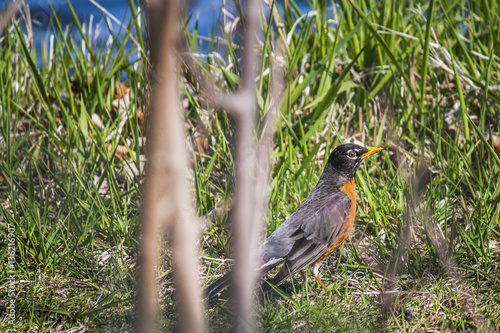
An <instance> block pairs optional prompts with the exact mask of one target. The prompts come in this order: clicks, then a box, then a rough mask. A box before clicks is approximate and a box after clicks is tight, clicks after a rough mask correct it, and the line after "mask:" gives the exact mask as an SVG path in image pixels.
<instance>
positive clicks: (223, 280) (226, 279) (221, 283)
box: [205, 271, 233, 299]
mask: <svg viewBox="0 0 500 333" xmlns="http://www.w3.org/2000/svg"><path fill="white" fill-rule="evenodd" d="M232 279H233V272H232V271H230V272H229V273H227V274H226V275H224V276H222V277H220V278H218V279H217V280H215V281H214V282H213V283H212V284H210V285H209V286H208V287H207V288H206V289H205V295H206V296H207V298H209V299H210V298H212V297H214V296H215V295H217V294H218V293H220V292H221V291H223V290H224V289H226V288H227V287H229V285H230V284H231V280H232Z"/></svg>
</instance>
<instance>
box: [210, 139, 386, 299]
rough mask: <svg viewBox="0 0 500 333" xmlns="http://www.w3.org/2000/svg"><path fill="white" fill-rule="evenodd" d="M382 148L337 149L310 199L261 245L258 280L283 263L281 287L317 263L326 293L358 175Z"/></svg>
mask: <svg viewBox="0 0 500 333" xmlns="http://www.w3.org/2000/svg"><path fill="white" fill-rule="evenodd" d="M381 150H382V148H364V147H362V146H359V145H356V144H351V143H348V144H343V145H340V146H338V147H337V148H335V150H334V151H333V152H332V153H331V155H330V157H329V158H328V162H327V163H326V165H325V169H324V170H323V174H322V175H321V177H320V178H319V181H318V184H317V185H316V187H315V188H314V189H313V190H312V191H311V193H310V194H309V196H308V197H307V199H306V200H305V201H304V202H303V203H302V204H301V205H300V206H299V208H297V210H296V211H295V212H294V213H293V214H292V215H291V216H290V217H289V218H288V219H287V220H286V221H285V222H283V223H282V224H281V225H280V226H279V227H278V228H277V229H276V230H275V231H274V232H273V233H272V234H271V235H270V236H269V237H268V238H267V239H266V240H265V241H264V243H262V245H261V246H260V247H259V249H258V251H257V258H258V260H259V262H260V266H259V269H258V272H259V274H260V275H259V276H263V275H264V274H265V273H267V272H268V271H269V270H271V269H272V268H274V267H276V266H278V265H280V264H283V265H282V266H281V269H280V271H279V272H278V274H276V275H275V276H274V277H273V278H272V279H270V280H269V282H270V283H271V284H273V285H279V284H281V283H282V282H283V281H284V280H285V279H286V278H287V277H289V276H290V275H293V274H295V273H297V272H298V271H300V270H302V269H303V268H304V267H306V266H308V265H311V264H312V267H311V271H312V273H313V275H314V277H315V278H316V280H317V281H318V283H319V284H320V285H321V286H322V287H323V289H325V290H327V289H326V287H325V285H324V283H323V281H321V279H320V278H319V276H318V270H319V267H320V265H321V262H322V261H323V259H324V258H325V257H326V256H328V255H329V254H330V253H332V252H333V251H335V250H336V249H338V248H339V246H340V245H341V244H342V242H343V241H344V240H345V239H346V238H347V236H348V235H349V233H350V232H351V230H352V227H353V224H354V216H355V214H356V191H355V190H354V175H355V173H356V170H358V168H359V166H360V165H361V164H362V163H363V161H364V160H365V159H366V158H367V157H368V156H370V155H372V154H375V153H378V152H380V151H381ZM231 279H232V274H231V272H229V273H227V274H226V275H224V276H223V277H221V278H219V279H218V280H216V281H215V282H214V283H212V284H211V285H210V286H208V288H207V289H206V295H207V296H208V297H209V298H210V297H212V296H214V295H216V294H217V293H219V292H221V291H222V290H224V289H225V288H227V287H228V286H229V284H230V282H231Z"/></svg>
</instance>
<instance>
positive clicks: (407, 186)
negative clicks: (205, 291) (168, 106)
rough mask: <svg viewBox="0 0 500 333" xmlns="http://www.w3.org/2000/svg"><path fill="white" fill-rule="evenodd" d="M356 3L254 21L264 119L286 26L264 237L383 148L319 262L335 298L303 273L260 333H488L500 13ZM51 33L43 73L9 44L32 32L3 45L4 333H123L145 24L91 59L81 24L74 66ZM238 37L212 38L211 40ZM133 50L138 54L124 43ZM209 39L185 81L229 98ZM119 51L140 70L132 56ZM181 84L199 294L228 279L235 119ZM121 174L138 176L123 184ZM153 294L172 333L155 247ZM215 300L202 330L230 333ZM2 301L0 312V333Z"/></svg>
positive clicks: (71, 47) (131, 285)
mask: <svg viewBox="0 0 500 333" xmlns="http://www.w3.org/2000/svg"><path fill="white" fill-rule="evenodd" d="M353 3H354V4H352V3H351V2H350V1H347V0H341V1H339V2H338V5H336V7H335V11H333V8H332V3H330V2H317V1H314V2H313V4H312V6H313V9H315V10H317V14H316V15H310V16H308V17H304V18H302V19H301V20H300V21H299V22H298V23H297V24H296V25H295V27H294V24H295V23H296V21H297V20H298V18H299V17H300V16H301V15H302V13H299V12H298V9H297V8H296V6H295V5H294V3H293V2H289V6H287V7H286V8H285V10H284V11H283V12H282V13H281V14H279V20H280V22H276V21H275V20H276V19H277V17H274V18H273V19H271V20H264V19H262V26H263V34H262V37H261V41H262V43H261V44H259V50H260V52H261V54H262V58H261V63H260V64H259V79H258V80H256V90H257V95H258V106H259V114H260V119H262V118H263V116H264V114H265V112H266V110H267V106H268V105H269V103H270V100H269V99H270V96H269V90H270V89H269V88H270V77H269V74H266V73H267V71H266V70H267V69H269V68H270V66H271V64H272V56H271V55H272V54H273V53H274V52H276V44H275V43H274V42H273V41H274V40H276V39H278V38H281V37H280V35H279V30H280V29H282V34H281V36H284V37H285V38H286V37H287V34H289V33H290V32H291V34H290V36H289V40H290V42H289V43H288V45H287V48H288V49H287V50H286V51H285V52H284V54H283V57H284V60H285V78H286V83H287V87H286V91H285V93H284V97H283V101H282V104H281V113H280V116H279V117H278V121H277V127H276V135H275V140H274V153H273V171H272V180H271V191H270V202H269V203H270V204H269V207H270V211H269V219H268V228H267V234H269V233H271V232H272V231H273V230H274V229H275V228H276V227H277V226H278V225H279V224H280V223H281V222H282V221H284V220H285V219H286V217H287V216H289V215H290V214H291V213H292V212H293V211H294V210H295V209H296V208H297V207H298V206H299V205H300V203H301V202H302V201H303V200H304V199H305V198H306V197H307V195H308V193H309V192H310V191H311V189H312V188H313V187H314V185H315V183H316V181H317V180H318V178H319V175H320V173H321V170H322V167H323V165H324V163H325V161H326V159H327V158H328V156H329V153H330V152H331V151H332V150H333V149H334V148H335V146H337V145H338V144H340V143H343V142H348V141H355V142H358V141H359V142H362V143H363V144H366V145H369V146H378V145H384V146H385V147H386V148H387V149H386V150H385V151H384V152H383V153H381V154H379V156H378V157H377V158H372V159H370V160H368V161H367V162H366V163H365V165H364V166H363V167H362V168H361V169H360V171H359V172H358V175H357V177H356V183H357V190H358V214H357V217H356V224H355V230H354V232H353V233H352V236H351V238H350V240H349V241H348V242H346V243H345V244H344V246H343V248H342V251H341V252H337V253H334V254H333V255H332V256H330V258H329V259H328V260H327V262H326V263H325V265H324V267H323V268H322V277H323V280H324V281H325V283H326V285H327V287H328V288H329V290H330V291H331V293H330V295H327V294H326V293H324V292H323V291H322V289H321V288H320V287H319V286H318V285H317V284H316V282H315V281H314V279H312V278H311V277H310V276H308V277H307V284H306V283H304V281H303V280H302V278H301V277H300V276H296V277H295V279H294V280H293V281H291V282H288V283H286V284H285V285H284V286H283V287H281V288H279V290H278V291H277V292H273V293H270V294H267V295H264V297H263V299H262V300H261V301H260V303H259V306H258V317H259V319H260V328H261V329H262V331H269V332H276V331H291V330H294V331H299V332H301V331H338V332H342V331H360V332H364V331H376V330H387V331H394V332H399V331H432V330H434V331H465V330H471V329H473V330H485V331H488V330H490V331H496V330H500V298H499V296H498V295H500V266H499V264H498V263H499V261H500V225H499V215H500V157H499V156H500V143H499V142H498V135H499V134H498V133H499V132H500V107H499V104H498V103H499V101H500V92H499V90H498V85H499V84H500V82H499V81H500V61H499V59H500V58H499V57H500V34H499V32H498V29H497V27H498V26H499V23H500V22H499V21H500V17H499V16H498V14H497V12H498V4H497V3H496V2H488V1H483V2H472V1H471V2H467V1H451V2H444V1H440V0H437V1H436V0H435V1H431V2H424V1H410V2H400V1H377V2H375V3H374V2H370V1H353ZM131 8H136V6H132V7H131ZM429 11H430V12H432V15H430V12H429ZM221 15H222V14H221ZM221 17H222V16H221ZM426 18H427V20H429V21H430V22H427V21H426ZM191 19H192V20H195V17H192V18H191ZM221 20H222V19H221ZM269 23H270V24H269ZM53 25H54V27H55V31H56V33H55V36H54V50H53V52H52V53H51V52H49V50H48V49H47V46H46V45H45V46H42V48H41V50H42V59H44V60H43V64H42V66H41V67H40V68H38V67H37V66H36V59H37V56H38V55H37V54H36V48H35V45H33V40H32V39H30V38H31V37H30V36H29V35H27V34H26V33H23V32H22V31H25V30H24V28H25V27H26V26H28V28H29V23H27V21H26V20H25V16H24V15H23V16H21V17H20V18H19V19H17V20H15V21H14V23H13V24H12V25H11V26H10V27H9V28H7V29H5V30H4V33H3V36H1V41H0V59H1V60H0V94H1V95H0V106H1V117H2V118H1V123H0V131H1V132H0V134H1V137H2V139H1V140H0V145H1V149H0V176H1V177H2V178H1V180H0V201H1V202H2V205H1V206H0V207H1V208H0V210H1V211H0V213H1V216H3V220H2V221H0V228H1V229H2V230H4V231H5V232H2V233H0V242H1V243H2V244H6V245H7V231H8V227H9V225H10V226H15V228H16V231H15V239H16V246H17V250H16V257H15V258H16V270H17V274H18V275H17V277H16V279H17V281H18V283H17V284H16V285H15V290H16V301H17V303H16V304H17V305H16V306H17V320H16V324H15V325H16V327H17V328H18V330H19V331H39V332H49V331H51V330H52V331H53V330H55V329H76V328H81V329H83V330H87V331H131V330H132V327H133V322H134V320H135V317H134V316H135V315H134V309H133V306H134V300H133V299H134V296H135V292H136V285H135V276H136V273H137V271H136V269H137V266H136V265H137V262H136V259H137V256H136V253H137V241H136V239H137V230H138V228H137V227H138V220H139V218H138V217H139V208H140V200H141V195H140V192H139V189H140V183H141V180H142V179H143V175H142V173H141V171H140V170H141V158H140V156H141V155H144V152H145V147H144V145H143V141H144V140H143V138H144V135H145V131H144V129H145V125H144V124H143V121H142V117H143V115H144V113H143V111H145V110H147V108H148V97H149V96H148V91H149V90H148V86H149V85H150V81H149V80H150V79H149V76H148V70H149V68H148V66H149V64H148V61H147V58H146V57H145V55H146V54H147V51H146V50H147V49H146V47H145V43H147V38H144V39H143V38H142V37H141V38H139V36H138V34H137V30H138V28H139V26H144V22H142V21H141V18H140V17H139V16H135V19H133V20H131V21H130V22H125V23H124V28H123V29H124V31H130V32H131V33H130V36H131V37H118V36H117V37H116V38H115V39H114V40H115V41H120V43H117V42H115V43H113V44H111V46H110V47H107V46H105V45H92V42H91V40H90V39H89V38H88V37H87V36H88V31H84V30H83V29H82V28H81V27H82V26H81V25H78V24H77V25H76V32H75V34H76V35H78V36H79V37H80V36H82V37H83V39H84V43H85V44H86V45H87V47H86V51H85V52H83V51H82V48H81V43H78V42H77V39H76V36H75V35H74V34H71V33H68V32H66V30H65V28H64V27H61V26H60V24H59V23H58V22H57V21H55V22H53ZM292 27H294V29H293V30H292ZM28 31H29V29H28ZM184 34H185V40H186V42H187V45H188V50H189V52H191V53H196V52H199V51H198V50H199V47H200V43H201V42H200V40H199V39H198V37H199V35H200V33H199V32H198V31H197V30H196V29H195V31H191V32H188V31H185V33H184ZM238 34H239V32H238V31H237V30H236V31H226V35H225V40H226V41H236V37H237V35H238ZM126 36H129V34H126ZM132 37H134V39H135V41H136V43H135V42H131V44H132V47H131V48H130V49H126V48H125V47H124V44H125V42H126V41H127V38H132ZM205 37H206V36H205ZM42 39H43V38H42ZM204 43H207V42H204ZM210 44H211V50H213V52H212V53H211V54H210V56H208V57H204V58H197V59H198V64H199V66H200V68H202V69H203V72H204V73H206V74H207V75H209V76H211V77H212V78H213V80H214V81H215V84H217V86H218V87H221V89H223V90H224V91H232V90H235V89H237V88H238V85H239V78H238V73H241V66H242V64H241V63H240V62H239V60H238V59H239V56H240V55H239V46H235V47H229V48H227V47H223V45H222V44H220V43H219V42H218V41H217V40H215V39H212V42H211V43H210ZM131 53H134V54H141V57H140V58H139V60H137V61H135V62H131V60H130V59H131V58H130V57H129V55H130V54H131ZM50 54H52V55H51V56H50ZM425 54H428V55H429V57H428V58H426V57H424V55H425ZM51 59H52V60H51ZM424 73H426V74H427V75H424ZM154 79H155V78H154V76H153V77H152V80H153V83H154ZM118 83H122V84H125V85H126V86H127V87H128V88H129V89H130V90H129V94H130V98H129V99H127V98H123V99H121V98H119V96H117V87H118V85H117V84H118ZM180 85H181V88H182V91H183V96H182V99H183V103H184V107H185V112H186V113H185V115H186V124H187V135H188V140H189V145H188V146H189V147H191V148H190V149H191V153H192V158H193V169H194V177H193V189H194V190H193V197H194V198H195V200H196V207H197V210H198V214H199V215H200V216H202V217H204V221H205V222H206V223H207V228H206V231H205V233H204V236H203V240H202V243H201V244H202V249H201V256H202V264H203V269H204V276H203V278H204V279H205V283H207V284H208V283H209V282H211V281H213V280H214V279H215V278H216V277H217V276H220V275H221V274H223V273H224V272H226V271H227V270H228V265H229V261H228V260H226V259H227V258H229V257H230V256H231V250H230V229H229V228H228V223H227V222H228V214H227V207H228V205H230V202H231V198H232V191H233V182H232V176H233V167H234V163H233V150H234V145H233V144H234V139H233V135H234V133H233V130H234V123H233V120H232V119H230V118H229V117H228V115H227V114H226V113H225V112H223V111H222V110H214V109H213V107H212V106H211V105H210V103H205V101H206V97H205V96H204V95H203V92H202V91H199V90H198V85H197V81H196V77H195V76H193V75H192V74H191V73H189V72H188V71H187V70H185V71H183V77H182V80H181V82H180ZM119 101H121V102H122V106H121V107H117V106H116V105H117V102H119ZM118 110H121V111H120V112H118ZM97 117H98V118H99V119H100V120H101V122H102V126H101V125H100V124H99V123H98V122H97V121H96V118H97ZM257 135H258V133H257ZM495 140H497V141H495ZM123 154H124V155H125V157H122V156H123ZM130 169H133V170H139V171H138V172H136V175H135V176H134V177H130V176H129V173H128V172H127V170H130ZM436 235H438V236H436ZM2 248H3V247H2ZM5 248H6V246H5ZM0 253H1V261H0V280H1V283H0V285H1V287H0V299H2V300H6V299H8V289H7V287H6V286H7V281H8V280H7V279H8V277H9V276H10V275H9V271H8V252H7V251H6V250H4V251H1V252H0ZM340 253H341V254H340ZM347 253H349V254H348V255H347ZM159 283H160V286H161V288H160V295H161V297H162V314H163V319H162V323H163V325H164V329H165V330H167V331H171V330H172V329H173V326H174V325H175V320H176V314H175V304H174V303H175V301H174V298H175V289H174V284H173V271H172V268H171V265H170V256H169V253H168V250H165V252H164V261H163V264H162V265H161V267H160V277H159ZM307 285H309V287H307ZM382 292H383V293H382ZM225 299H226V297H225V296H223V297H221V298H220V299H218V300H215V301H214V302H213V303H212V304H211V307H210V309H208V312H207V313H208V319H209V323H210V325H211V329H212V330H213V331H225V330H227V329H228V328H229V327H230V326H229V325H230V320H229V318H230V314H231V307H230V306H229V305H228V304H229V303H227V302H226V301H225ZM5 306H6V305H5V303H4V301H2V302H0V315H1V318H2V319H1V320H0V327H2V328H4V327H5V328H10V326H9V324H8V322H7V321H6V319H4V318H5V317H4V315H5Z"/></svg>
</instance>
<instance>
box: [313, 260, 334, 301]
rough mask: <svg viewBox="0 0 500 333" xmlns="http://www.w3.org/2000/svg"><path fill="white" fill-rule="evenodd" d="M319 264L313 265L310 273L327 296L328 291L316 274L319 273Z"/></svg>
mask: <svg viewBox="0 0 500 333" xmlns="http://www.w3.org/2000/svg"><path fill="white" fill-rule="evenodd" d="M321 262H322V261H320V262H317V263H315V264H314V265H313V266H312V267H311V271H312V273H313V275H314V278H315V279H316V281H318V283H319V285H320V286H321V287H322V288H323V290H324V291H326V293H327V294H329V293H330V292H329V291H328V289H326V286H325V284H324V283H323V281H321V278H320V277H319V274H318V273H319V266H320V265H321Z"/></svg>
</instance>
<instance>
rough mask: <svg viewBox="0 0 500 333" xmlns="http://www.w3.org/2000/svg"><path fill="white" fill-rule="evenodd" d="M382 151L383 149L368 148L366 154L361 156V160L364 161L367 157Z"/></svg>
mask: <svg viewBox="0 0 500 333" xmlns="http://www.w3.org/2000/svg"><path fill="white" fill-rule="evenodd" d="M382 150H384V148H381V147H372V148H368V151H367V152H366V153H364V154H363V155H361V157H360V158H361V159H362V160H364V159H365V158H367V157H368V156H371V155H373V154H375V153H378V152H380V151H382Z"/></svg>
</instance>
